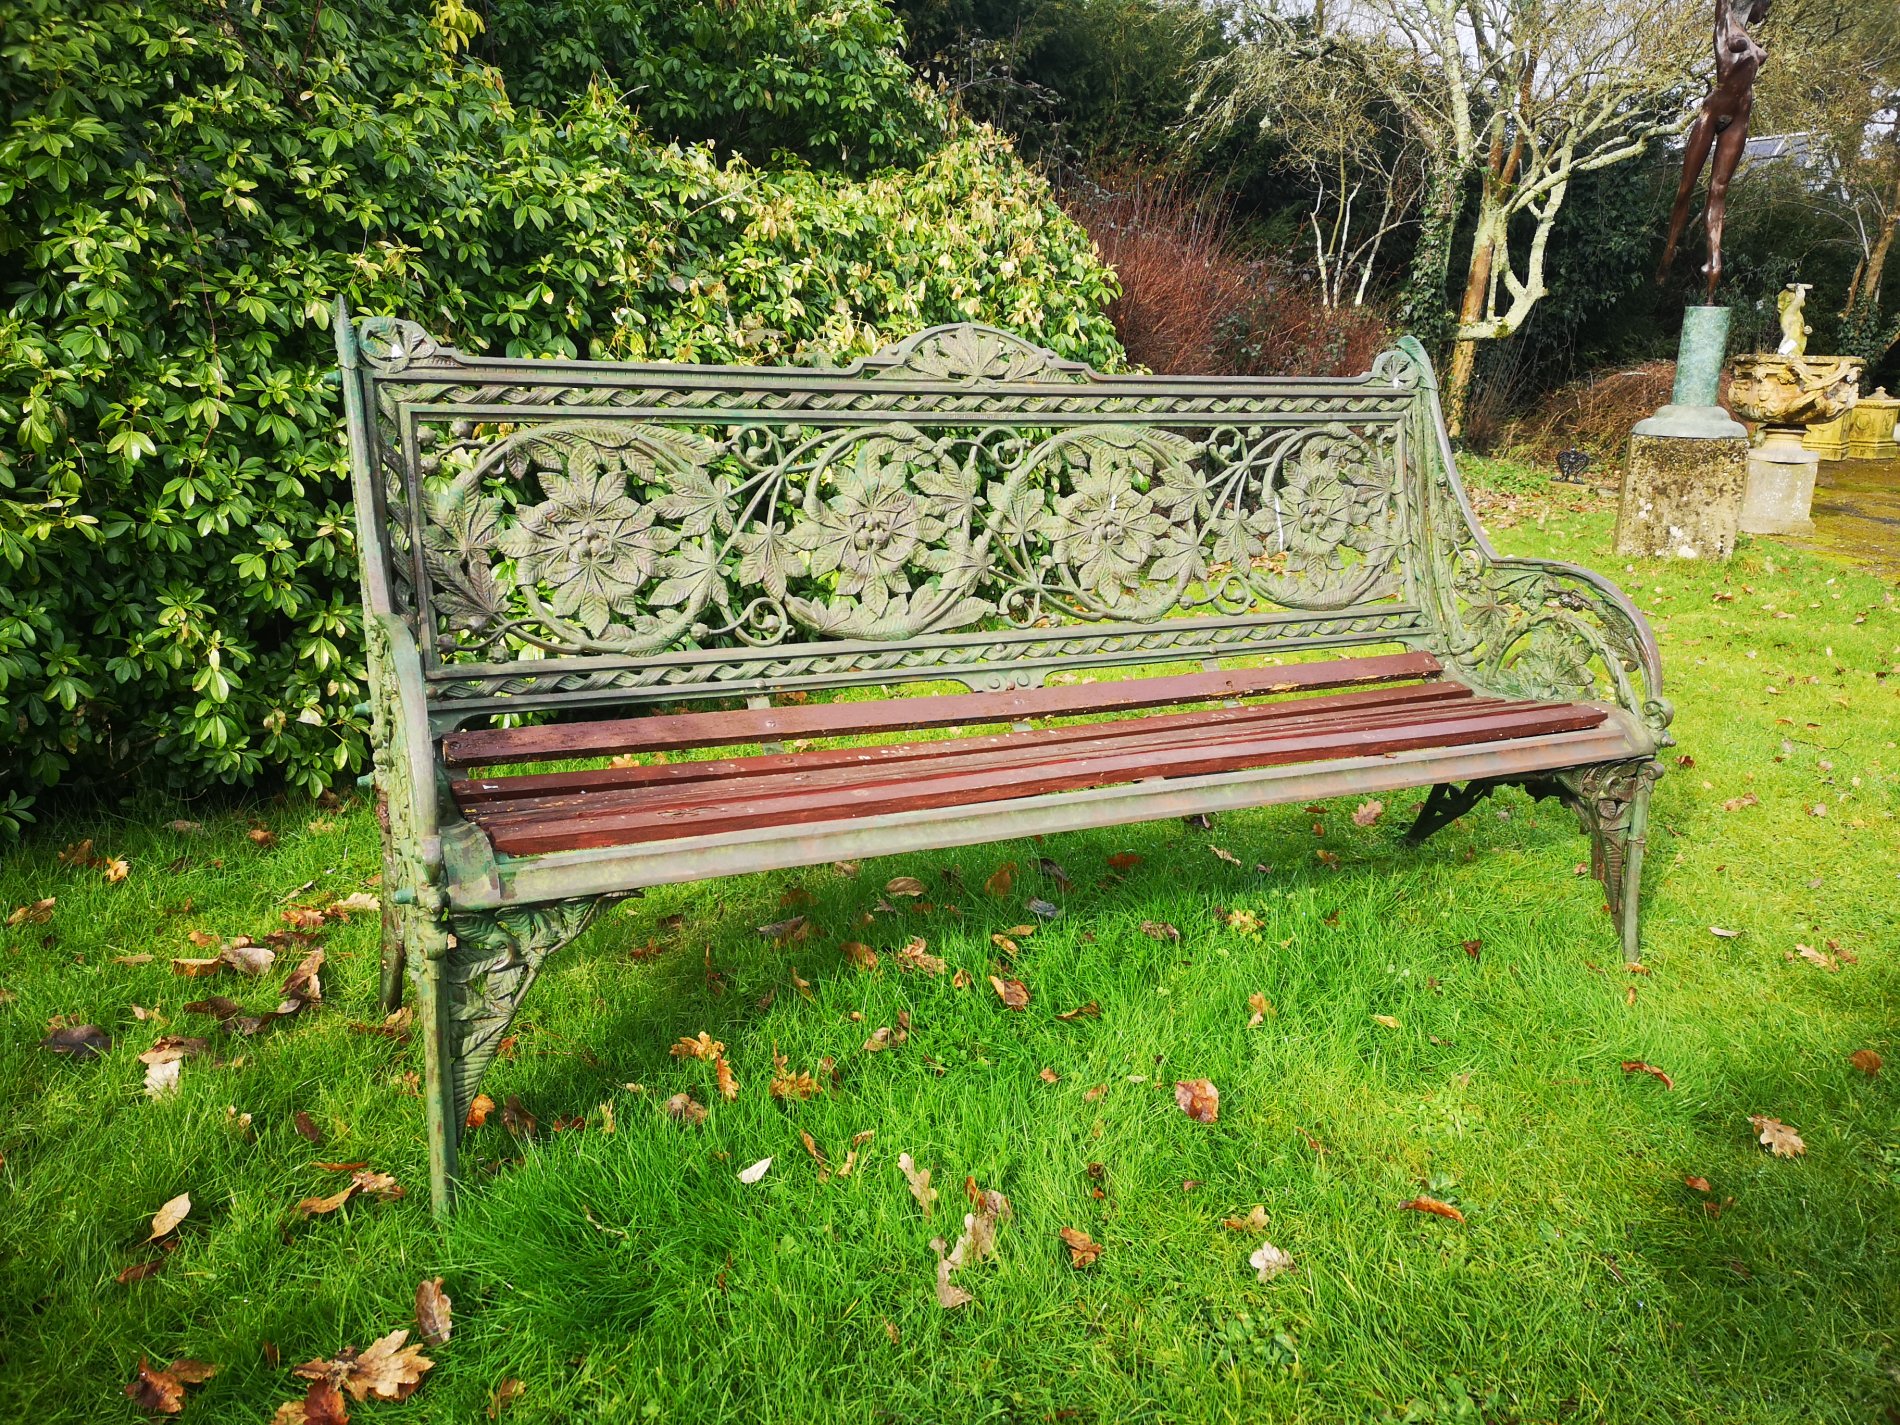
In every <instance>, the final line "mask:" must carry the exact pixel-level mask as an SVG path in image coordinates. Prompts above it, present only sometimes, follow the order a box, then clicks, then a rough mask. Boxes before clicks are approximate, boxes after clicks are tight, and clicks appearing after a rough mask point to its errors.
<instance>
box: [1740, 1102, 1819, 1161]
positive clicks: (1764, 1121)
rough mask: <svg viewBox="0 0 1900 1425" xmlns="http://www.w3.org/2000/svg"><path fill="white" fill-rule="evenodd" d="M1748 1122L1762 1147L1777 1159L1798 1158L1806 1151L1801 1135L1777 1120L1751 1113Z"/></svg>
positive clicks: (1806, 1147)
mask: <svg viewBox="0 0 1900 1425" xmlns="http://www.w3.org/2000/svg"><path fill="white" fill-rule="evenodd" d="M1748 1121H1749V1122H1750V1123H1752V1124H1754V1125H1755V1131H1756V1133H1758V1134H1759V1135H1760V1136H1761V1145H1762V1147H1764V1148H1766V1149H1767V1150H1768V1151H1769V1152H1771V1153H1773V1154H1774V1155H1775V1156H1776V1157H1777V1158H1798V1157H1800V1156H1801V1155H1802V1154H1804V1153H1806V1152H1807V1151H1808V1145H1807V1144H1806V1143H1804V1142H1802V1141H1801V1135H1800V1134H1799V1133H1797V1132H1795V1131H1794V1129H1793V1128H1792V1127H1790V1126H1789V1125H1788V1124H1786V1123H1783V1122H1782V1121H1781V1120H1780V1119H1779V1118H1769V1117H1767V1116H1766V1115H1765V1114H1760V1113H1751V1114H1750V1115H1749V1116H1748Z"/></svg>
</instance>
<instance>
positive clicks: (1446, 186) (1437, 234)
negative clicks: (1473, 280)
mask: <svg viewBox="0 0 1900 1425" xmlns="http://www.w3.org/2000/svg"><path fill="white" fill-rule="evenodd" d="M1460 177H1461V175H1460V174H1459V172H1458V171H1457V169H1456V167H1455V166H1453V165H1450V164H1442V165H1433V166H1432V168H1431V170H1430V172H1428V174H1427V176H1426V179H1425V201H1424V203H1423V204H1421V205H1420V209H1419V224H1418V244H1417V245H1416V246H1415V247H1414V248H1413V249H1412V270H1411V272H1410V273H1408V274H1407V276H1406V282H1405V295H1404V297H1403V299H1402V302H1401V305H1400V317H1401V320H1402V321H1403V322H1404V323H1405V325H1406V327H1407V328H1408V329H1409V330H1410V331H1411V333H1412V335H1413V336H1415V337H1417V338H1418V339H1419V340H1420V341H1421V342H1423V343H1424V344H1425V346H1426V348H1427V350H1429V351H1431V352H1432V354H1433V356H1434V357H1435V358H1436V357H1438V356H1440V355H1442V350H1441V348H1442V346H1443V344H1444V342H1445V340H1446V339H1447V338H1448V337H1449V336H1450V335H1451V313H1450V312H1448V311H1447V310H1446V309H1445V282H1446V279H1447V278H1448V277H1449V276H1450V275H1451V242H1452V237H1453V235H1454V232H1455V230H1456V229H1457V226H1458V198H1459V188H1460V183H1459V179H1460Z"/></svg>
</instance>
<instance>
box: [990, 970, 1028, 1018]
mask: <svg viewBox="0 0 1900 1425" xmlns="http://www.w3.org/2000/svg"><path fill="white" fill-rule="evenodd" d="M990 988H991V989H993V990H995V991H996V997H997V998H998V999H1000V1000H1001V1001H1002V1002H1003V1008H1005V1009H1011V1010H1019V1011H1020V1010H1025V1009H1028V1008H1029V986H1027V985H1025V984H1024V983H1023V982H1022V981H1021V980H1005V979H1002V978H1000V977H999V976H996V975H991V976H990Z"/></svg>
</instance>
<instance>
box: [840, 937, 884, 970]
mask: <svg viewBox="0 0 1900 1425" xmlns="http://www.w3.org/2000/svg"><path fill="white" fill-rule="evenodd" d="M838 953H839V954H840V955H843V956H844V957H845V959H847V960H849V961H850V962H851V963H852V964H854V965H856V966H857V967H858V968H859V969H860V970H875V969H876V968H877V951H875V950H873V949H872V948H871V947H870V946H869V945H866V944H865V943H864V942H863V941H862V940H847V941H845V942H844V944H842V945H840V946H839V947H838Z"/></svg>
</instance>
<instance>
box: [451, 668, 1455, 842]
mask: <svg viewBox="0 0 1900 1425" xmlns="http://www.w3.org/2000/svg"><path fill="white" fill-rule="evenodd" d="M1471 697H1472V692H1471V690H1470V689H1469V688H1467V687H1465V686H1464V685H1463V684H1462V683H1448V682H1434V683H1412V684H1407V685H1404V686H1401V687H1393V688H1372V689H1368V690H1366V691H1364V692H1356V693H1331V694H1328V695H1326V696H1323V697H1318V698H1296V699H1293V700H1291V701H1288V702H1279V703H1254V704H1249V705H1248V706H1246V707H1242V708H1220V709H1216V710H1214V711H1213V712H1209V711H1208V710H1206V709H1203V710H1200V711H1197V712H1191V713H1153V714H1149V715H1148V716H1145V717H1136V718H1123V719H1118V720H1116V721H1113V722H1093V723H1080V724H1074V725H1070V726H1064V727H1048V728H1035V729H1033V730H1031V731H1028V732H999V733H984V734H980V735H977V736H974V737H960V738H954V739H949V738H946V739H942V740H938V741H931V742H891V743H884V744H881V745H877V746H870V747H838V748H819V749H814V750H810V751H805V752H779V753H759V754H757V755H754V756H750V757H722V758H717V759H707V760H704V761H696V762H669V763H666V764H663V765H656V766H647V767H590V768H585V769H582V770H579V771H573V772H531V773H523V774H521V775H517V776H511V777H471V778H466V779H464V780H462V781H458V782H455V783H452V784H451V788H450V790H451V791H452V792H453V793H454V796H455V800H456V802H457V803H458V804H459V805H461V806H462V807H463V809H464V810H470V809H474V808H478V807H479V808H494V809H496V810H503V809H506V804H508V803H517V802H519V803H532V804H534V805H544V804H546V800H547V799H548V798H553V797H567V796H575V795H582V794H597V793H601V792H608V791H616V790H621V789H629V788H636V787H651V786H678V785H682V784H685V783H689V782H710V781H730V780H732V779H734V778H739V777H757V776H764V775H766V774H768V773H772V772H787V771H803V770H808V769H815V768H819V767H842V766H871V765H882V764H885V763H890V762H908V761H915V760H917V759H919V758H934V757H939V756H942V755H944V754H946V753H951V752H966V751H976V750H980V749H983V748H987V747H1006V746H1010V745H1014V744H1018V743H1024V742H1031V741H1033V742H1035V743H1037V744H1038V745H1043V744H1056V743H1061V742H1072V741H1078V740H1086V739H1090V738H1096V737H1113V736H1122V737H1151V736H1158V735H1159V734H1160V733H1161V732H1163V731H1165V730H1166V729H1167V728H1168V727H1169V726H1171V725H1173V724H1175V723H1177V722H1184V721H1190V720H1194V721H1198V720H1201V719H1207V720H1210V721H1217V722H1219V723H1222V724H1232V723H1237V722H1249V723H1252V722H1277V721H1282V720H1291V719H1294V718H1299V717H1311V716H1315V715H1318V714H1320V713H1325V714H1344V713H1346V712H1348V711H1351V710H1354V709H1365V708H1377V707H1389V706H1398V705H1404V706H1414V705H1442V704H1445V703H1448V702H1456V701H1466V700H1469V699H1470V698H1471Z"/></svg>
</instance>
